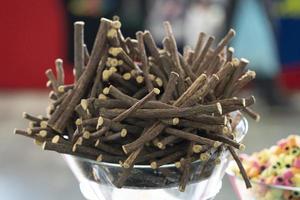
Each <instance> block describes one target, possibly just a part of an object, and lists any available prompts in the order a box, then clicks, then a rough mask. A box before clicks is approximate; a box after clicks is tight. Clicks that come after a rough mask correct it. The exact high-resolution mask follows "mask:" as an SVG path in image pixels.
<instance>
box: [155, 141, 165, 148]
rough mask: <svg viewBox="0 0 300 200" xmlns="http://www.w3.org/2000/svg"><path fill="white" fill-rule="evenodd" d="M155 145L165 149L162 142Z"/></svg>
mask: <svg viewBox="0 0 300 200" xmlns="http://www.w3.org/2000/svg"><path fill="white" fill-rule="evenodd" d="M156 146H157V147H158V148H160V149H165V148H166V147H165V145H164V144H163V143H162V142H157V144H156Z"/></svg>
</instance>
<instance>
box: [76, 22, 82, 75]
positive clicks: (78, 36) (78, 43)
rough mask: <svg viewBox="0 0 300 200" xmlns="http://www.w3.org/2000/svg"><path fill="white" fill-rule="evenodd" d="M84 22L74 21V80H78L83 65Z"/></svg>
mask: <svg viewBox="0 0 300 200" xmlns="http://www.w3.org/2000/svg"><path fill="white" fill-rule="evenodd" d="M83 45H84V22H83V21H77V22H75V23H74V69H75V81H78V80H79V78H80V76H81V74H82V72H83V67H84V46H83Z"/></svg>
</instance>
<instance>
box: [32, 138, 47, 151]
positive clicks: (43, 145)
mask: <svg viewBox="0 0 300 200" xmlns="http://www.w3.org/2000/svg"><path fill="white" fill-rule="evenodd" d="M36 142H38V140H34V143H35V144H36ZM39 143H40V141H39ZM36 145H38V146H41V147H42V149H43V150H45V149H46V145H47V143H46V142H43V143H42V144H41V145H39V144H36Z"/></svg>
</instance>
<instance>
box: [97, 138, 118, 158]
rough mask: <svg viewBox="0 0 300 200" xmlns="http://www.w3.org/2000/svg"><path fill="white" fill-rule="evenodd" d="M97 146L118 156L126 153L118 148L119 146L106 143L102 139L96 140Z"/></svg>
mask: <svg viewBox="0 0 300 200" xmlns="http://www.w3.org/2000/svg"><path fill="white" fill-rule="evenodd" d="M95 147H96V148H97V149H100V150H102V151H105V152H107V153H109V154H112V155H116V156H122V155H124V153H123V151H122V150H121V149H117V148H115V147H113V146H111V145H107V144H104V143H102V142H101V141H100V140H97V141H96V143H95Z"/></svg>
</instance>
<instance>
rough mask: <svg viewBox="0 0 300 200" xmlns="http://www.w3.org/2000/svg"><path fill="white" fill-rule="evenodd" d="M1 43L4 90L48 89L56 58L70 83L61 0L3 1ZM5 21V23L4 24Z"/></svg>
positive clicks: (287, 82)
mask: <svg viewBox="0 0 300 200" xmlns="http://www.w3.org/2000/svg"><path fill="white" fill-rule="evenodd" d="M0 17H1V21H2V30H1V32H0V38H1V39H0V40H1V44H2V48H1V49H0V55H1V56H0V58H1V73H0V88H1V89H11V88H45V83H46V77H45V75H44V72H45V70H46V69H47V68H50V67H53V66H54V60H55V59H56V58H62V59H64V61H65V64H64V66H65V69H66V70H67V80H68V81H71V80H72V77H71V74H72V70H71V67H72V66H71V64H70V63H68V62H67V59H66V57H67V42H66V41H67V31H66V30H67V19H66V15H65V12H64V8H63V5H62V1H60V0H43V1H36V0H27V1H16V0H15V1H2V2H1V6H0ZM3 22H4V23H3ZM295 65H296V66H294V67H293V66H292V67H290V66H289V67H283V70H282V73H281V74H280V76H279V81H280V82H281V85H282V86H283V87H285V88H288V89H300V83H299V82H300V78H299V77H300V64H299V65H298V64H295Z"/></svg>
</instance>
